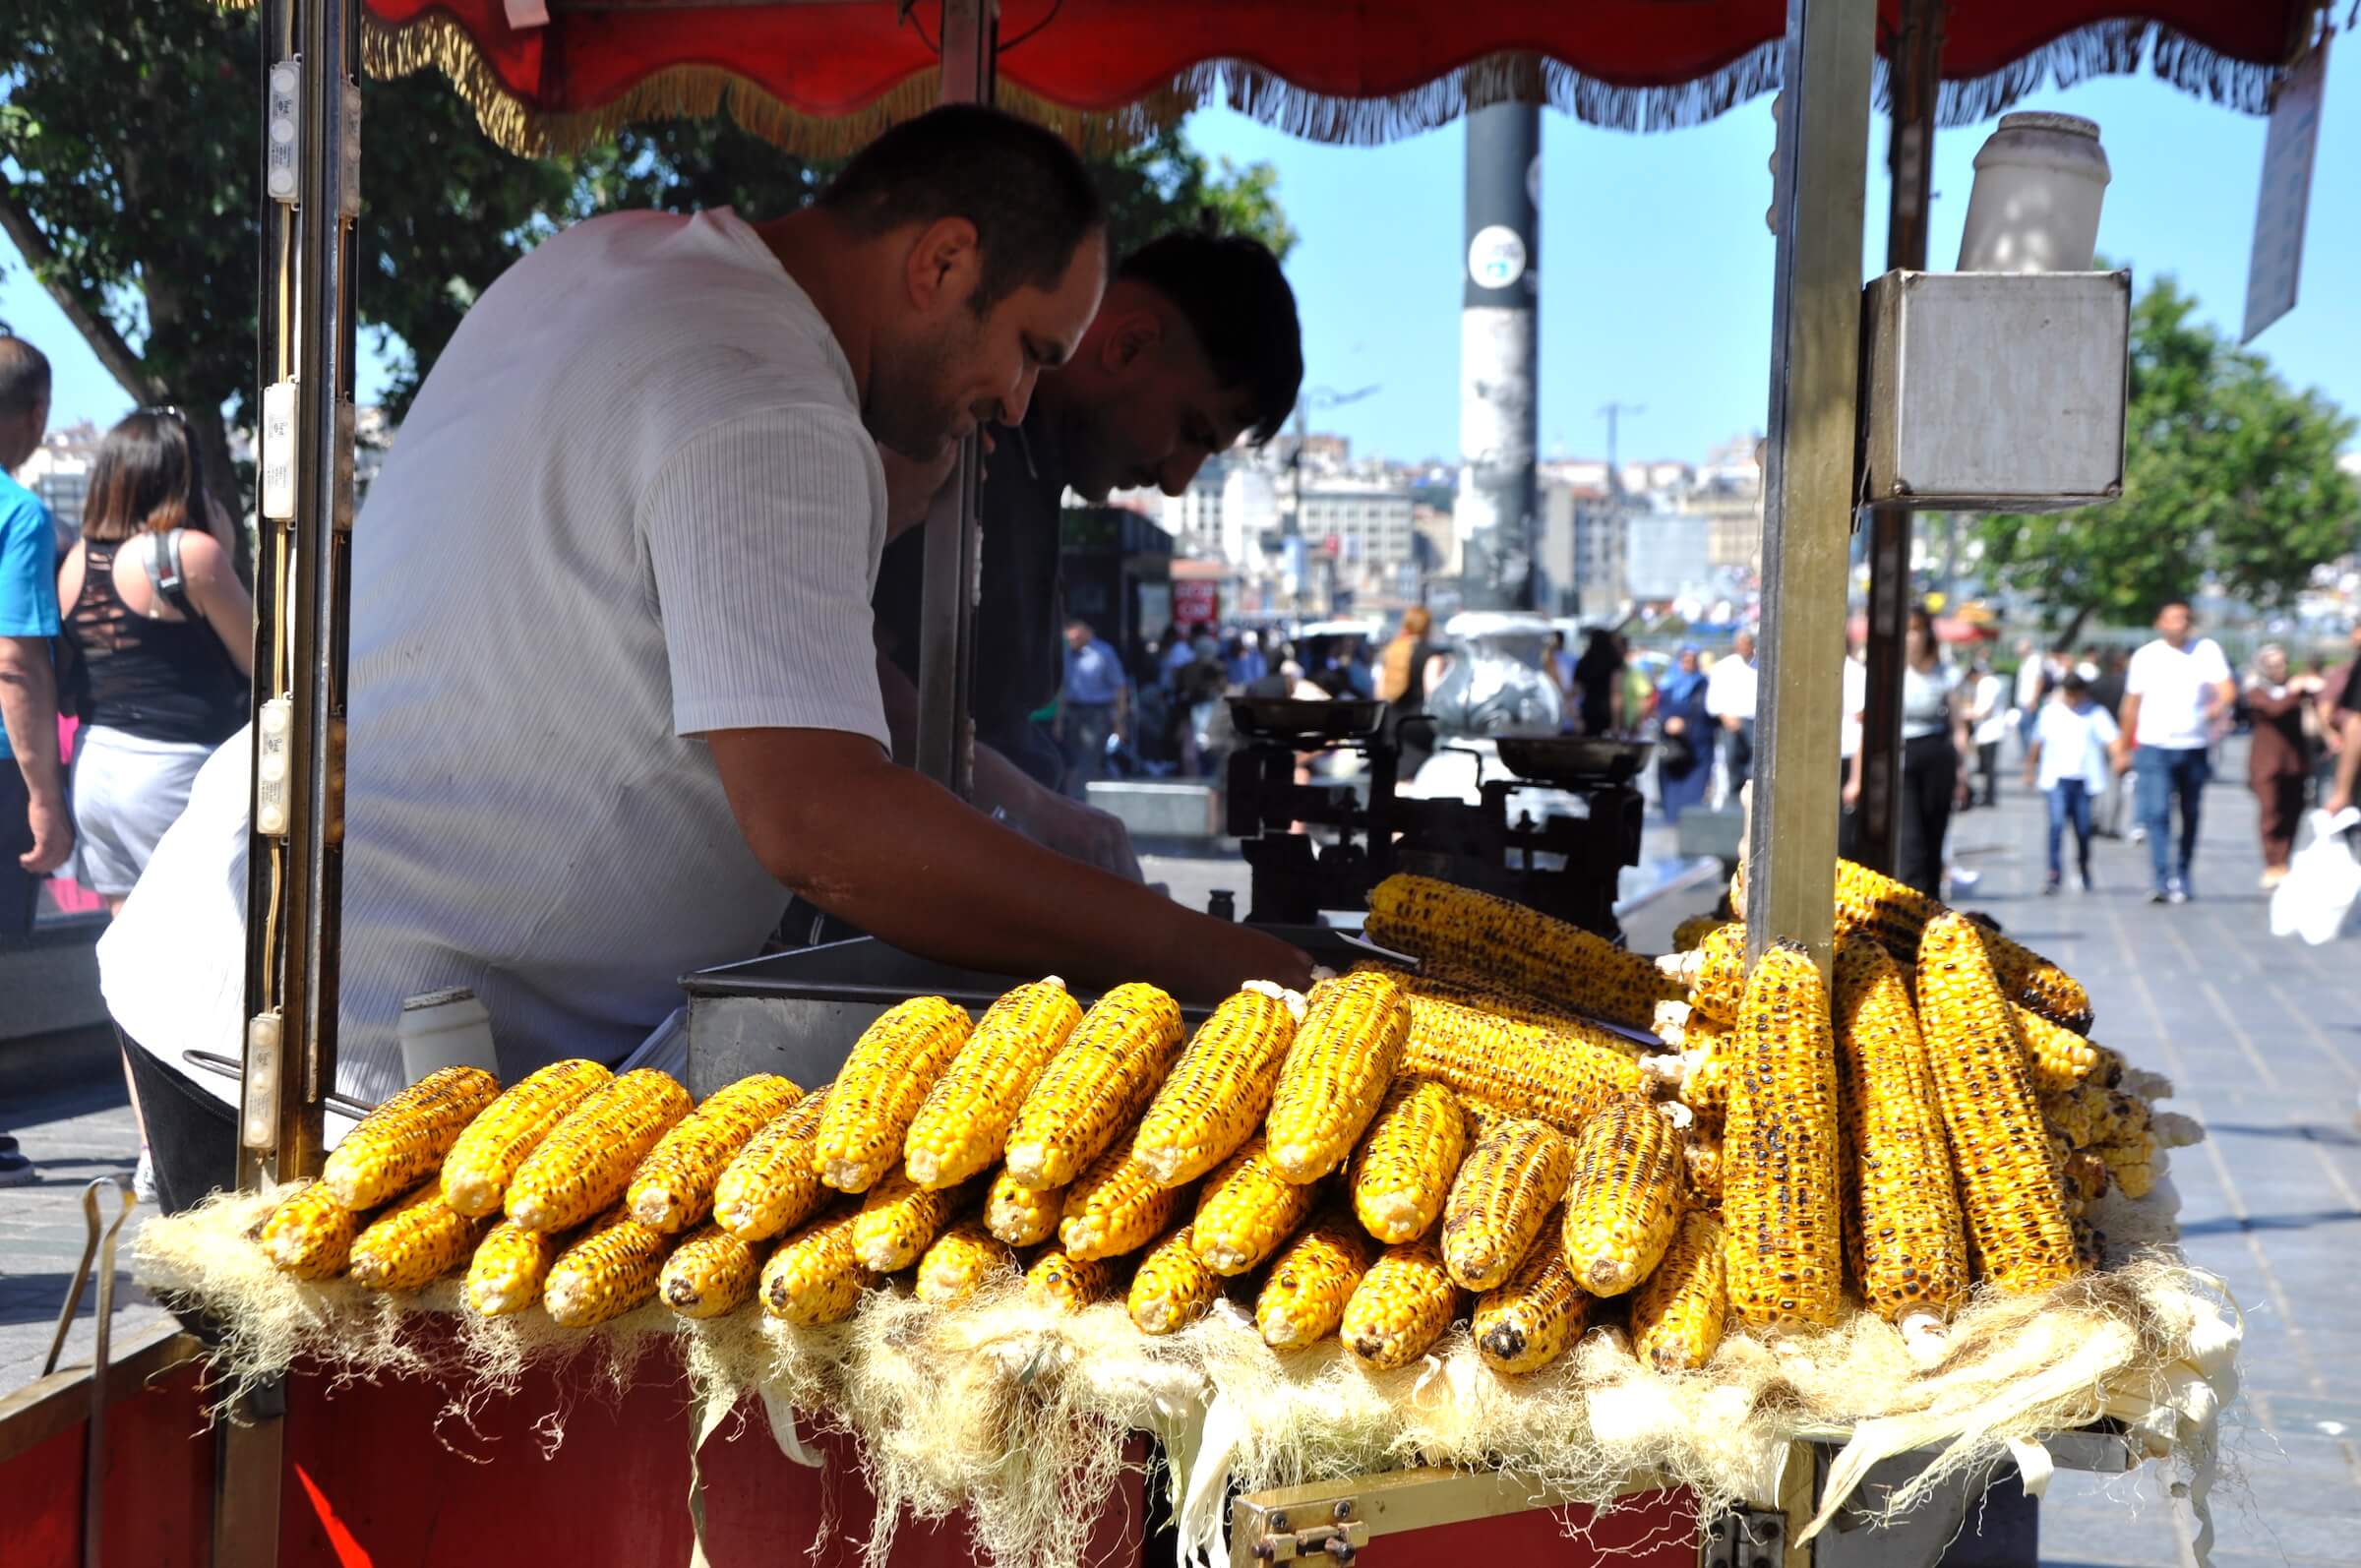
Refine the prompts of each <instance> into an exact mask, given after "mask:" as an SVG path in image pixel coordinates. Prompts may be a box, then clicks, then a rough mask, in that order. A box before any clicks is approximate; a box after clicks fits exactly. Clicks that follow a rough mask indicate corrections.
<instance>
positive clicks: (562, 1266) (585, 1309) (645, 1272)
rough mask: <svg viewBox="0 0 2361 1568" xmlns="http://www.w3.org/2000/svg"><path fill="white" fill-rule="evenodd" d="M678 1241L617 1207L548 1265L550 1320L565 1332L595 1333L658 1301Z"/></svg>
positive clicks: (545, 1296) (545, 1293) (545, 1289)
mask: <svg viewBox="0 0 2361 1568" xmlns="http://www.w3.org/2000/svg"><path fill="white" fill-rule="evenodd" d="M673 1239H674V1238H673V1237H671V1236H666V1235H665V1234H664V1233H663V1232H661V1231H659V1230H657V1229H656V1228H655V1227H653V1226H649V1225H642V1224H640V1223H639V1222H638V1221H637V1220H635V1219H633V1218H632V1217H631V1215H630V1213H628V1212H627V1211H626V1210H625V1209H624V1208H623V1206H622V1205H621V1204H618V1205H616V1206H615V1207H614V1208H613V1209H610V1210H609V1211H607V1213H606V1214H605V1215H604V1216H602V1217H601V1218H600V1219H598V1220H597V1221H596V1222H594V1223H593V1224H592V1225H591V1226H590V1227H589V1228H588V1229H587V1230H585V1231H584V1232H583V1233H582V1234H581V1236H580V1238H579V1239H577V1240H576V1241H575V1243H574V1244H573V1245H572V1246H570V1247H568V1248H567V1249H566V1250H565V1251H563V1252H561V1253H559V1254H558V1260H557V1261H556V1262H555V1263H552V1264H551V1265H550V1266H549V1279H548V1280H547V1282H546V1283H544V1284H543V1285H542V1287H541V1305H542V1308H543V1309H544V1310H545V1311H547V1312H548V1313H549V1320H550V1321H551V1322H553V1323H555V1324H557V1325H558V1327H560V1328H593V1327H595V1326H597V1325H598V1324H600V1323H605V1322H609V1321H612V1320H613V1319H615V1318H619V1317H621V1316H623V1314H624V1313H626V1312H629V1311H631V1310H632V1309H633V1308H634V1307H636V1306H641V1305H644V1304H645V1303H647V1302H648V1301H651V1300H653V1299H655V1295H656V1278H657V1275H658V1274H659V1273H660V1272H661V1271H662V1269H663V1267H664V1254H665V1253H667V1252H669V1251H671V1250H672V1243H673Z"/></svg>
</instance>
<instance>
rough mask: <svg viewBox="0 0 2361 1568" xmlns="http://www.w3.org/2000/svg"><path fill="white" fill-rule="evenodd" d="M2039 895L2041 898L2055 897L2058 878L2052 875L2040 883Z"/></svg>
mask: <svg viewBox="0 0 2361 1568" xmlns="http://www.w3.org/2000/svg"><path fill="white" fill-rule="evenodd" d="M2041 896H2042V897H2043V898H2055V897H2057V896H2058V879H2057V878H2056V877H2055V876H2052V877H2051V878H2049V880H2047V881H2045V882H2043V883H2042V884H2041Z"/></svg>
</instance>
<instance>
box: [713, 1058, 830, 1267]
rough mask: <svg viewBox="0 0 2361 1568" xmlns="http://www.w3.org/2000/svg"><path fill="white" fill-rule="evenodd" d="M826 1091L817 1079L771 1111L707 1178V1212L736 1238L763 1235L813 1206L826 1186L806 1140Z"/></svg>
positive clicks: (798, 1219)
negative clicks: (717, 1172)
mask: <svg viewBox="0 0 2361 1568" xmlns="http://www.w3.org/2000/svg"><path fill="white" fill-rule="evenodd" d="M827 1093H828V1091H827V1088H826V1086H824V1085H823V1086H821V1087H820V1088H817V1089H815V1090H813V1091H812V1092H811V1093H810V1094H808V1095H806V1096H804V1097H803V1098H802V1099H801V1100H798V1101H797V1102H796V1103H795V1105H794V1107H793V1108H792V1109H790V1110H788V1111H786V1112H783V1113H782V1114H780V1115H778V1116H773V1117H771V1118H770V1119H769V1120H768V1121H766V1122H764V1123H763V1124H762V1128H761V1130H760V1131H758V1132H757V1133H756V1134H755V1135H754V1136H753V1137H752V1138H749V1139H748V1140H747V1142H746V1147H745V1148H743V1149H740V1150H739V1151H738V1152H737V1153H736V1154H735V1155H733V1156H731V1158H730V1163H729V1164H728V1165H726V1166H723V1167H722V1169H721V1176H720V1177H719V1179H717V1180H716V1181H715V1182H714V1183H713V1218H714V1220H715V1221H716V1222H717V1223H719V1225H720V1226H721V1228H722V1229H723V1230H725V1231H727V1232H729V1233H730V1235H732V1236H736V1237H737V1238H738V1239H739V1240H741V1241H763V1240H768V1239H769V1238H770V1237H771V1236H777V1235H778V1234H779V1233H780V1232H781V1231H784V1230H786V1229H787V1228H788V1227H789V1226H791V1225H801V1224H803V1223H804V1221H805V1220H806V1219H808V1218H809V1217H810V1216H811V1213H812V1211H813V1210H814V1209H817V1208H818V1207H819V1201H820V1199H821V1198H822V1197H824V1196H825V1195H826V1193H827V1189H826V1188H825V1187H823V1186H821V1185H820V1184H819V1167H818V1165H817V1163H816V1162H815V1161H814V1159H813V1156H812V1146H813V1141H814V1140H815V1139H816V1138H817V1136H818V1135H819V1114H820V1112H821V1111H822V1110H823V1109H825V1107H826V1105H827Z"/></svg>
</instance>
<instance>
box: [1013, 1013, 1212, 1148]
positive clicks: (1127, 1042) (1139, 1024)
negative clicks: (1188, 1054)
mask: <svg viewBox="0 0 2361 1568" xmlns="http://www.w3.org/2000/svg"><path fill="white" fill-rule="evenodd" d="M1180 1049H1181V1007H1180V1004H1179V1003H1177V1002H1175V1001H1174V1000H1173V998H1172V997H1170V996H1168V995H1165V994H1164V993H1163V992H1161V991H1158V990H1157V989H1156V988H1155V987H1154V986H1146V985H1138V984H1133V985H1128V986H1118V987H1116V988H1115V989H1114V990H1113V991H1111V992H1109V993H1107V995H1104V996H1101V997H1100V998H1099V1000H1098V1004H1097V1005H1096V1006H1094V1007H1092V1008H1091V1009H1090V1011H1089V1012H1087V1013H1084V1014H1083V1015H1082V1022H1081V1023H1080V1024H1078V1025H1076V1026H1075V1029H1074V1032H1073V1035H1072V1037H1071V1038H1069V1039H1068V1040H1067V1041H1066V1043H1065V1048H1064V1049H1063V1050H1061V1051H1059V1053H1058V1055H1055V1056H1052V1057H1051V1058H1050V1064H1049V1065H1048V1066H1047V1067H1044V1068H1043V1069H1042V1073H1041V1077H1040V1078H1039V1079H1038V1080H1036V1081H1035V1083H1034V1085H1033V1092H1032V1093H1031V1094H1029V1095H1027V1096H1025V1103H1024V1105H1023V1106H1022V1107H1021V1108H1020V1109H1019V1110H1018V1111H1017V1113H1016V1121H1015V1124H1014V1125H1012V1126H1011V1127H1010V1128H1009V1129H1008V1149H1007V1163H1008V1174H1009V1175H1010V1176H1014V1177H1015V1178H1016V1179H1017V1180H1018V1181H1020V1182H1022V1183H1023V1184H1025V1185H1026V1186H1029V1187H1032V1188H1034V1189H1036V1190H1040V1189H1044V1188H1048V1187H1061V1186H1064V1185H1065V1184H1066V1183H1067V1182H1069V1181H1071V1180H1073V1179H1074V1177H1076V1176H1080V1175H1081V1174H1082V1168H1083V1167H1084V1166H1086V1165H1088V1164H1090V1162H1091V1161H1093V1160H1095V1159H1097V1158H1098V1157H1099V1156H1100V1155H1102V1154H1104V1153H1106V1151H1107V1146H1108V1145H1109V1144H1111V1143H1113V1142H1114V1141H1115V1140H1116V1137H1117V1135H1118V1134H1120V1133H1121V1132H1122V1131H1124V1130H1125V1129H1126V1128H1128V1127H1129V1126H1130V1125H1131V1124H1132V1123H1133V1122H1134V1121H1136V1120H1137V1119H1138V1117H1139V1114H1140V1112H1141V1110H1142V1109H1143V1108H1144V1107H1146V1105H1147V1103H1148V1100H1149V1098H1150V1097H1151V1096H1153V1095H1154V1094H1155V1093H1156V1088H1157V1085H1159V1084H1161V1083H1162V1082H1163V1081H1164V1075H1165V1072H1166V1070H1167V1069H1168V1068H1169V1067H1171V1065H1172V1062H1173V1055H1174V1053H1175V1052H1177V1051H1179V1050H1180Z"/></svg>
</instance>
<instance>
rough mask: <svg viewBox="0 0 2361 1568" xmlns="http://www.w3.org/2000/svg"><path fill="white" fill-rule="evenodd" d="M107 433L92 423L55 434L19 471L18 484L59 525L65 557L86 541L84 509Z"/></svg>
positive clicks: (59, 540)
mask: <svg viewBox="0 0 2361 1568" xmlns="http://www.w3.org/2000/svg"><path fill="white" fill-rule="evenodd" d="M105 434H106V433H105V432H104V431H102V430H100V429H99V428H98V427H97V426H96V425H94V424H91V422H90V421H89V420H87V419H86V420H84V421H82V422H81V423H80V424H77V425H67V426H65V427H63V428H62V429H58V430H52V431H50V432H49V434H47V435H46V436H44V437H42V438H41V444H40V445H39V446H38V447H36V448H34V449H33V452H32V455H31V456H30V457H28V458H26V459H25V463H24V466H23V467H21V468H19V469H18V470H17V482H18V483H19V484H21V485H23V486H24V487H25V488H26V489H28V490H30V491H31V492H32V493H33V494H34V495H36V496H38V497H40V500H41V505H42V506H44V507H47V508H48V509H49V516H50V518H51V520H52V521H54V522H55V523H56V524H57V548H58V551H59V553H61V554H62V553H64V552H65V551H67V550H70V549H72V548H73V547H74V541H75V540H76V539H79V538H80V537H82V506H83V503H84V502H85V501H86V500H88V499H89V497H90V493H91V463H92V462H93V461H95V460H96V458H97V456H98V443H99V442H100V441H101V440H103V439H104V438H105Z"/></svg>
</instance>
